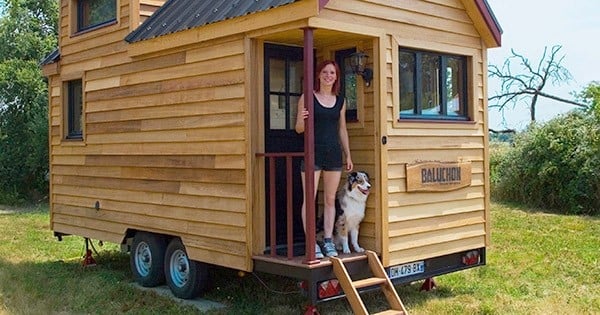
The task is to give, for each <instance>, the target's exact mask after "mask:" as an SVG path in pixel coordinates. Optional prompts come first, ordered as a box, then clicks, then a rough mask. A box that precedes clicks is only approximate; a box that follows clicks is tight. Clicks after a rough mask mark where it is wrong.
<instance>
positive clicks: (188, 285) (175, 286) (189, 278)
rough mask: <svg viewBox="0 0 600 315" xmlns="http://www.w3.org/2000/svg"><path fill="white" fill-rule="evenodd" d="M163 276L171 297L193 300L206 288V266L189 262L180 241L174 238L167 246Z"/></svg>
mask: <svg viewBox="0 0 600 315" xmlns="http://www.w3.org/2000/svg"><path fill="white" fill-rule="evenodd" d="M165 275H166V277H167V285H168V286H169V288H170V289H171V292H173V295H175V296H176V297H178V298H181V299H193V298H195V297H197V296H198V295H200V293H202V292H203V291H204V290H206V288H207V283H208V265H207V264H205V263H201V262H197V261H194V260H190V259H189V258H188V255H187V253H186V251H185V247H184V246H183V244H182V243H181V240H180V239H178V238H174V239H173V240H171V242H170V243H169V246H167V252H166V255H165Z"/></svg>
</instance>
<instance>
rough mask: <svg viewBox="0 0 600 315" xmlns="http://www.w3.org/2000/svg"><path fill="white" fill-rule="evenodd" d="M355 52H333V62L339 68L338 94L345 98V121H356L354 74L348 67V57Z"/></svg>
mask: <svg viewBox="0 0 600 315" xmlns="http://www.w3.org/2000/svg"><path fill="white" fill-rule="evenodd" d="M355 52H356V48H351V49H345V50H339V51H336V52H335V62H336V63H337V64H338V65H339V66H340V72H341V73H340V74H339V79H340V93H341V96H342V97H345V98H346V121H347V122H356V121H358V109H357V107H358V106H357V103H358V101H357V97H356V73H354V71H352V66H351V65H350V55H352V54H353V53H355Z"/></svg>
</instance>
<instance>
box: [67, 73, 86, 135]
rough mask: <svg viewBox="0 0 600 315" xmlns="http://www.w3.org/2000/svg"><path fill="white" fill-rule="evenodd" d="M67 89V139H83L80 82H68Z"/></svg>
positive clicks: (81, 86)
mask: <svg viewBox="0 0 600 315" xmlns="http://www.w3.org/2000/svg"><path fill="white" fill-rule="evenodd" d="M66 88H67V100H66V101H67V108H66V110H67V112H66V124H67V127H66V129H67V137H66V138H67V139H83V132H82V131H83V98H82V93H83V85H82V82H81V80H73V81H68V82H67V83H66Z"/></svg>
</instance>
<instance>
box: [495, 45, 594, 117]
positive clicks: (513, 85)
mask: <svg viewBox="0 0 600 315" xmlns="http://www.w3.org/2000/svg"><path fill="white" fill-rule="evenodd" d="M561 48H562V46H560V45H555V46H553V47H552V48H551V49H550V51H548V47H544V53H543V54H542V58H541V59H540V61H539V62H537V64H532V63H531V62H530V61H529V59H527V58H525V57H524V56H523V55H521V54H518V53H517V52H515V51H514V50H512V49H511V53H512V56H510V57H508V58H507V59H506V60H505V61H504V64H503V65H502V67H498V66H496V65H490V66H489V67H488V76H489V77H491V78H498V79H499V80H500V81H501V90H500V91H499V92H498V93H497V94H496V95H493V96H491V97H489V99H488V100H489V101H492V102H494V104H492V105H490V106H489V107H490V108H493V107H496V108H498V109H499V110H501V111H504V109H505V108H506V106H508V105H510V104H512V105H513V106H514V105H516V104H517V103H518V102H526V103H528V107H529V112H530V119H531V122H535V119H536V117H535V114H536V106H537V102H538V99H539V98H540V97H545V98H549V99H553V100H556V101H559V102H563V103H567V104H571V105H575V106H578V107H586V105H585V104H582V103H579V102H577V101H574V100H569V99H566V98H563V97H560V96H556V95H553V94H549V93H546V92H545V91H544V89H545V88H546V87H548V84H553V85H560V84H561V83H567V82H569V81H571V80H572V76H571V73H570V72H569V70H567V69H566V68H565V67H564V66H563V65H562V62H563V60H564V57H565V56H564V55H563V56H560V57H559V56H558V53H559V51H560V49H561ZM514 62H516V63H518V66H515V65H514ZM514 67H517V69H515V68H514Z"/></svg>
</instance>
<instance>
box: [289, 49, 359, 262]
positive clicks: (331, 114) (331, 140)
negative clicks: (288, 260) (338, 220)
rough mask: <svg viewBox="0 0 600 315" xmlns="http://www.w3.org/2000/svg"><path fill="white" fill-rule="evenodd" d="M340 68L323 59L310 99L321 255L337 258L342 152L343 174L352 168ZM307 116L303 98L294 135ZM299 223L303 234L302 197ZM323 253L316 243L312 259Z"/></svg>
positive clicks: (303, 182) (300, 131)
mask: <svg viewBox="0 0 600 315" xmlns="http://www.w3.org/2000/svg"><path fill="white" fill-rule="evenodd" d="M339 73H340V69H339V67H338V65H337V64H336V63H335V61H331V60H326V61H324V62H322V63H321V64H319V65H318V67H317V72H316V78H315V87H314V91H313V98H314V128H315V132H314V135H315V174H314V178H315V181H314V183H315V197H316V193H317V189H316V187H318V183H319V178H320V177H321V173H322V174H323V193H324V202H325V206H324V210H323V215H324V224H323V225H324V226H323V229H324V234H325V235H324V236H325V239H324V244H323V252H325V255H327V256H328V257H335V256H337V251H336V250H335V245H334V244H333V241H332V235H333V225H334V223H335V222H334V220H335V194H336V191H337V188H338V185H339V183H340V177H341V174H342V167H343V164H342V151H343V152H344V155H345V156H346V171H348V172H349V171H351V170H352V168H353V167H354V165H353V164H352V157H351V156H350V146H349V142H348V130H346V102H345V101H344V99H343V98H342V97H339V96H338V94H339V91H340V83H339V81H338V74H339ZM308 115H311V113H310V112H309V111H308V110H307V109H306V108H305V106H304V95H302V96H300V100H299V101H298V117H297V119H296V132H298V133H303V132H304V119H306V118H307V117H308ZM302 188H303V189H304V191H306V176H305V173H304V164H302ZM302 224H303V226H304V232H305V233H306V194H305V195H304V200H303V203H302ZM323 252H322V251H321V248H320V247H319V245H318V244H316V247H315V253H316V255H315V256H316V258H323Z"/></svg>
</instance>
